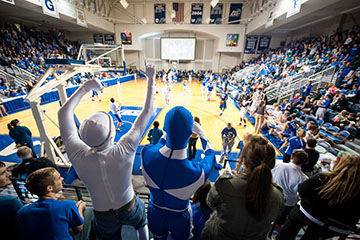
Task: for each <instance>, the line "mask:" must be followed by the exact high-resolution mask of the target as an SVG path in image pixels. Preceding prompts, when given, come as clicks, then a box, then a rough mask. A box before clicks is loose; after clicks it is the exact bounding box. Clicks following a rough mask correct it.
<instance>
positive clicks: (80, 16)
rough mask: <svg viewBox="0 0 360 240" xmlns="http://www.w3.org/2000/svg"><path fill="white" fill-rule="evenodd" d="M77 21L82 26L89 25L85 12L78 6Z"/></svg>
mask: <svg viewBox="0 0 360 240" xmlns="http://www.w3.org/2000/svg"><path fill="white" fill-rule="evenodd" d="M76 23H77V24H79V25H80V26H83V27H87V22H86V18H85V12H84V11H83V10H81V9H78V8H76Z"/></svg>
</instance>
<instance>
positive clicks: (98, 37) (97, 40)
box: [93, 33, 104, 44]
mask: <svg viewBox="0 0 360 240" xmlns="http://www.w3.org/2000/svg"><path fill="white" fill-rule="evenodd" d="M93 37H94V43H101V44H103V43H104V35H103V34H102V33H99V34H94V35H93Z"/></svg>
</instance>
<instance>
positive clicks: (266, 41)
mask: <svg viewBox="0 0 360 240" xmlns="http://www.w3.org/2000/svg"><path fill="white" fill-rule="evenodd" d="M270 42H271V36H267V35H262V36H260V40H259V45H258V48H257V53H259V54H260V53H262V52H263V51H265V50H268V49H269V47H270Z"/></svg>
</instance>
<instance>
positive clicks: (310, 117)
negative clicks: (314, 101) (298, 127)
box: [304, 109, 319, 127]
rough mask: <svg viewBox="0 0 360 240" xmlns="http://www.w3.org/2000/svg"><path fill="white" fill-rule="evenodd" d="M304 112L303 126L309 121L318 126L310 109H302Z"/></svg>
mask: <svg viewBox="0 0 360 240" xmlns="http://www.w3.org/2000/svg"><path fill="white" fill-rule="evenodd" d="M304 114H305V126H307V125H308V123H309V122H312V123H313V124H314V125H315V126H316V127H319V123H318V121H317V120H316V117H315V116H314V115H312V114H311V113H310V109H304Z"/></svg>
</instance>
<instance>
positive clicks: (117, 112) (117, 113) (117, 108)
mask: <svg viewBox="0 0 360 240" xmlns="http://www.w3.org/2000/svg"><path fill="white" fill-rule="evenodd" d="M120 109H121V103H119V105H116V103H115V99H114V98H111V99H110V110H111V112H112V114H113V115H114V116H115V118H116V119H117V120H118V124H117V125H116V131H121V129H120V126H121V125H123V122H122V119H121V114H120Z"/></svg>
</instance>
